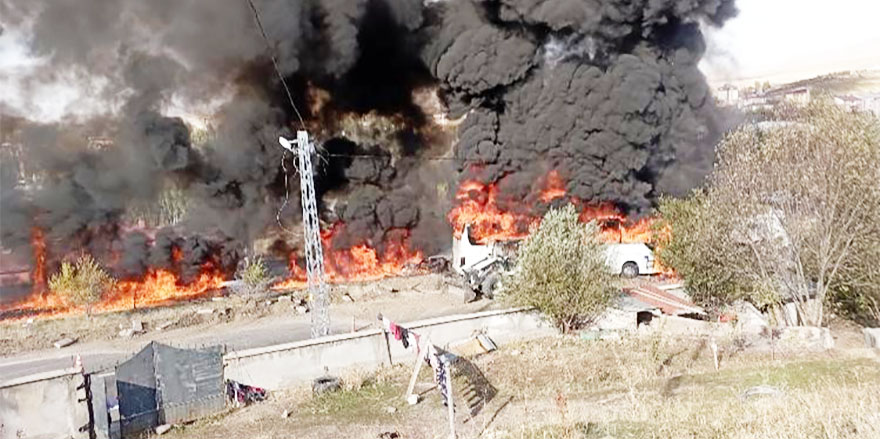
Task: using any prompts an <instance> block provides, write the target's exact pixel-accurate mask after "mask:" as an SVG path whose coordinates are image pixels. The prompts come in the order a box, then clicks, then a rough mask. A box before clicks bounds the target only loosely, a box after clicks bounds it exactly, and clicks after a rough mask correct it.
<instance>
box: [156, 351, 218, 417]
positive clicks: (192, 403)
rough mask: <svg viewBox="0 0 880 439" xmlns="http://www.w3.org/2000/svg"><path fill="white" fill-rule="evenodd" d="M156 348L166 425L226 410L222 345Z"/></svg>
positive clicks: (157, 377)
mask: <svg viewBox="0 0 880 439" xmlns="http://www.w3.org/2000/svg"><path fill="white" fill-rule="evenodd" d="M157 347H158V349H157V350H156V382H157V383H158V389H159V395H158V397H159V400H160V404H159V407H160V408H161V410H162V419H163V421H164V422H165V423H169V424H171V423H177V422H183V421H188V420H192V419H196V418H198V417H201V416H204V415H208V414H212V413H216V412H218V411H220V410H222V409H223V408H224V406H225V396H224V395H225V388H224V385H223V353H222V351H221V349H220V347H219V346H215V347H211V348H206V349H199V350H191V349H177V348H174V347H171V346H165V345H158V346H157Z"/></svg>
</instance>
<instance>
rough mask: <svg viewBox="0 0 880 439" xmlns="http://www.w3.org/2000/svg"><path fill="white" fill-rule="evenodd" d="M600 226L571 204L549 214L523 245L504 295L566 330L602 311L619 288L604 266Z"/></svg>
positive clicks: (603, 246)
mask: <svg viewBox="0 0 880 439" xmlns="http://www.w3.org/2000/svg"><path fill="white" fill-rule="evenodd" d="M598 233H599V231H598V227H597V226H596V224H595V223H594V222H593V223H589V224H582V223H580V222H579V221H578V213H577V210H575V207H574V206H572V205H568V206H565V207H564V208H561V209H553V210H550V211H549V212H547V214H546V215H545V216H544V219H543V220H542V221H541V224H540V226H539V227H538V228H537V229H535V230H533V231H532V234H531V235H530V236H529V237H528V238H527V239H526V240H525V241H524V242H523V243H522V245H521V246H520V248H519V252H518V255H517V262H516V267H515V269H514V271H513V274H512V276H511V280H510V282H509V284H508V285H505V287H504V290H503V295H504V297H505V299H506V300H507V301H509V302H511V303H513V304H515V305H519V306H533V307H536V308H537V309H539V310H540V311H541V312H543V313H544V314H546V315H547V316H548V317H550V318H551V319H552V320H553V322H554V324H555V325H556V326H557V327H559V328H560V329H561V330H562V331H563V332H569V331H571V330H573V329H577V328H578V327H580V326H582V325H583V324H584V323H586V322H588V321H589V320H591V319H592V318H594V317H596V316H597V315H598V314H599V313H600V312H602V311H603V310H604V309H605V308H606V306H607V305H608V303H609V302H610V300H611V299H612V298H614V297H615V295H616V294H617V293H618V291H619V289H618V286H617V278H616V277H615V276H614V275H613V274H611V273H610V272H609V271H608V269H607V267H606V264H605V245H604V244H603V243H602V242H601V241H600V240H599V234H598Z"/></svg>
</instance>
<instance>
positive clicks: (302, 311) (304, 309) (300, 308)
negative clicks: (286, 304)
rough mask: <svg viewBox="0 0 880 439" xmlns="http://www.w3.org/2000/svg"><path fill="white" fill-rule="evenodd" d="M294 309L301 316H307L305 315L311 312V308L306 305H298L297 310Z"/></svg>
mask: <svg viewBox="0 0 880 439" xmlns="http://www.w3.org/2000/svg"><path fill="white" fill-rule="evenodd" d="M294 309H296V312H298V313H300V314H305V313H307V312H309V308H308V307H307V306H305V305H297V306H296V308H294Z"/></svg>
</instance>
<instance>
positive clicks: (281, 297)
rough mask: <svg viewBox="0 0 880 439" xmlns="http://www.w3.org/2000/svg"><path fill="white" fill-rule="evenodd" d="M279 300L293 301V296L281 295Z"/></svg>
mask: <svg viewBox="0 0 880 439" xmlns="http://www.w3.org/2000/svg"><path fill="white" fill-rule="evenodd" d="M278 301H279V302H293V298H292V297H290V296H280V297H278Z"/></svg>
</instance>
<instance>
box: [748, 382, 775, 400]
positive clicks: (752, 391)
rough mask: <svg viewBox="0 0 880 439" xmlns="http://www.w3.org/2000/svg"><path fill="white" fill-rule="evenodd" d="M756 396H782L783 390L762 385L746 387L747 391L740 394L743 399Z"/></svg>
mask: <svg viewBox="0 0 880 439" xmlns="http://www.w3.org/2000/svg"><path fill="white" fill-rule="evenodd" d="M756 396H773V397H776V396H782V391H781V390H779V389H777V388H775V387H773V386H767V385H761V386H755V387H751V388H749V389H746V391H745V392H743V393H741V394H740V395H739V397H740V398H741V399H749V398H752V397H756Z"/></svg>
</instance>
